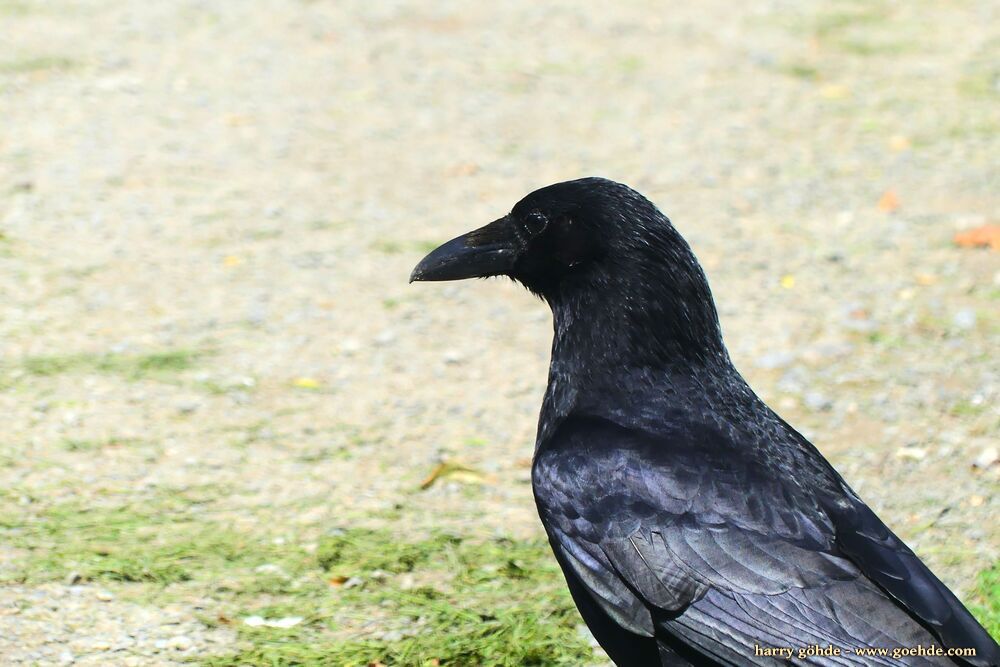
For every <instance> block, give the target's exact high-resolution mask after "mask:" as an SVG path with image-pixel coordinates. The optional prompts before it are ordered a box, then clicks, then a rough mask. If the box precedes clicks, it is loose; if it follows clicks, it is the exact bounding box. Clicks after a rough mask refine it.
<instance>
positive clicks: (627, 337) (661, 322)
mask: <svg viewBox="0 0 1000 667" xmlns="http://www.w3.org/2000/svg"><path fill="white" fill-rule="evenodd" d="M664 273H666V272H664ZM599 282H600V283H603V284H601V285H593V283H591V284H587V285H573V286H570V287H569V288H568V289H565V290H563V291H562V292H561V293H560V294H559V295H558V296H557V298H555V299H552V300H551V301H550V305H551V307H552V315H553V328H554V338H553V344H552V361H553V363H556V362H558V363H559V364H560V365H567V366H569V367H571V368H572V372H574V373H579V374H581V375H583V376H592V375H595V374H600V373H602V372H613V373H616V374H620V373H621V372H622V371H623V370H634V369H641V368H650V369H661V370H667V371H670V370H676V371H682V370H685V369H691V370H699V369H702V370H703V369H706V368H707V367H719V366H729V365H730V362H729V355H728V354H727V352H726V348H725V345H724V344H723V342H722V331H721V329H720V327H719V317H718V314H717V312H716V309H715V304H714V302H713V300H712V294H711V291H710V290H709V287H708V282H707V281H706V280H705V277H704V275H703V274H702V273H701V271H700V268H699V269H698V270H697V272H695V273H693V274H682V275H681V276H680V277H678V276H675V275H670V274H665V275H661V276H656V275H655V274H654V275H645V276H643V275H637V276H635V277H633V278H632V279H628V280H626V279H622V278H617V279H616V280H614V281H608V282H605V281H599Z"/></svg>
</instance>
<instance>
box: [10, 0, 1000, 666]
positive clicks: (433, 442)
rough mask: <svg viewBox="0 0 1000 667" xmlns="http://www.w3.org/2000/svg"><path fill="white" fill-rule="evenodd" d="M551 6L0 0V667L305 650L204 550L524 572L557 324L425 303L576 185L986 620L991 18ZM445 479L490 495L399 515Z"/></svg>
mask: <svg viewBox="0 0 1000 667" xmlns="http://www.w3.org/2000/svg"><path fill="white" fill-rule="evenodd" d="M737 4H739V3H737ZM541 5H542V3H533V2H512V3H503V8H502V9H486V5H483V6H482V7H478V8H471V6H470V5H468V3H457V2H439V3H407V2H387V3H368V2H300V1H290V2H289V1H286V2H278V1H277V0H264V1H260V2H253V3H248V2H238V1H235V0H232V1H223V0H202V1H198V2H195V1H181V2H126V1H119V2H110V1H101V0H81V1H79V2H58V3H51V2H41V1H38V2H36V1H32V0H0V119H2V122H0V411H2V413H3V414H4V415H5V419H4V423H5V429H4V431H3V432H2V434H0V581H4V582H7V583H5V584H4V585H3V586H2V587H0V656H3V660H2V662H3V663H4V664H26V665H27V664H39V665H49V664H60V663H62V664H69V663H73V662H75V663H76V664H88V665H119V664H121V665H130V664H137V665H138V664H141V665H147V664H151V665H152V664H174V663H176V662H178V661H180V660H183V659H186V658H190V657H192V656H205V655H210V654H219V653H226V652H231V651H233V650H235V649H236V648H237V647H238V646H244V645H246V643H247V642H250V643H251V644H252V643H254V642H256V641H258V639H259V638H260V637H261V636H263V635H249V636H248V635H246V633H245V632H244V630H245V628H244V627H243V626H241V625H240V621H239V618H242V616H245V615H246V614H247V613H251V612H252V611H253V610H255V609H258V608H263V606H262V605H265V604H271V605H272V607H273V609H272V611H273V613H274V614H278V615H288V616H294V615H295V613H294V610H293V611H292V612H287V613H286V612H281V610H280V609H278V607H277V606H276V605H278V602H282V601H284V602H282V604H285V603H286V602H287V600H289V599H291V598H289V597H287V596H290V595H293V593H289V592H285V593H276V592H274V591H270V590H269V591H265V592H263V593H260V597H259V599H258V598H254V600H255V602H254V604H256V605H257V606H253V605H249V606H247V605H244V603H243V602H240V601H239V600H240V599H241V598H235V597H233V594H232V593H231V590H233V589H232V587H230V588H227V587H226V586H227V585H228V584H227V582H228V581H229V578H230V577H235V578H236V579H239V577H244V579H239V581H240V582H243V583H241V584H239V585H245V584H246V577H250V576H251V574H252V573H253V572H258V574H259V573H261V572H269V570H260V568H261V567H263V566H261V565H253V566H252V567H251V566H250V565H247V562H245V561H243V560H241V558H243V557H244V555H245V554H244V550H242V549H235V550H234V549H231V548H230V545H231V543H232V540H230V541H229V542H228V543H223V541H221V540H216V539H212V536H210V535H204V534H203V533H199V532H197V530H196V527H197V526H198V525H203V523H204V521H203V520H205V521H207V520H210V521H211V522H212V525H216V526H223V527H224V528H225V530H226V531H229V532H226V533H225V535H227V536H229V535H232V536H241V535H243V536H257V537H259V538H260V539H261V540H264V542H262V543H266V544H269V545H270V544H275V545H278V546H280V545H285V544H295V545H300V546H301V549H302V551H303V553H312V552H313V551H315V549H316V544H317V541H318V540H320V538H321V536H322V535H324V534H326V533H328V532H329V531H330V529H331V528H333V527H341V528H343V527H347V526H355V525H362V526H389V527H391V528H393V529H395V530H398V531H400V532H401V533H406V534H409V533H411V532H413V531H417V532H419V530H421V529H426V528H428V527H434V526H440V525H442V524H443V525H445V526H446V527H447V528H448V529H449V530H453V531H456V532H459V533H462V534H467V535H473V536H475V535H478V536H491V535H494V534H495V533H497V532H504V533H506V534H510V535H512V536H514V537H517V538H531V537H534V536H537V533H538V531H539V528H538V526H537V522H536V518H535V516H534V510H533V507H532V503H531V497H530V489H529V486H528V484H527V477H528V472H527V466H526V458H527V457H528V456H530V452H531V442H532V439H533V433H534V420H535V417H536V414H537V407H538V404H539V399H540V396H541V392H542V389H543V383H544V378H545V366H546V363H547V351H548V350H547V348H548V344H549V336H550V328H549V327H550V324H549V316H548V313H547V310H546V309H545V307H544V306H543V305H542V304H540V303H539V302H537V301H536V300H534V299H532V298H530V297H529V296H528V295H526V294H524V293H522V292H521V290H519V289H518V288H516V287H515V286H513V285H511V284H507V283H505V282H500V281H489V282H479V283H470V284H456V285H454V286H444V287H440V286H439V287H435V288H427V286H421V285H413V286H409V285H407V280H406V279H407V275H408V272H409V270H410V268H411V267H412V265H413V264H414V263H415V261H416V260H417V259H418V258H419V257H420V256H421V254H422V252H423V251H424V250H425V249H426V248H427V247H429V245H431V244H434V243H435V242H437V241H440V240H443V239H445V238H449V237H451V236H453V235H455V234H457V233H459V232H461V231H464V230H466V229H468V228H471V227H472V226H475V225H478V224H481V223H484V222H487V221H489V220H492V219H494V218H495V217H497V216H498V215H500V214H502V213H503V212H504V211H505V210H506V209H507V208H508V207H509V206H510V205H511V204H512V203H513V202H515V201H516V200H517V199H518V198H520V197H521V196H522V195H523V194H525V193H526V192H527V191H529V190H530V189H533V188H535V187H538V186H541V185H544V184H547V183H550V182H553V181H557V180H563V179H567V178H574V177H578V176H582V175H591V174H595V175H604V176H608V177H611V178H614V179H616V180H622V181H625V182H628V183H629V184H631V185H633V186H635V187H636V188H638V189H639V190H641V191H643V192H644V193H645V194H647V195H648V196H649V197H651V198H652V199H654V201H656V202H657V203H658V204H659V205H660V206H661V207H662V208H663V209H664V210H665V211H666V212H667V213H668V215H670V216H671V217H672V219H673V220H674V221H675V223H676V224H677V225H678V226H679V227H680V228H681V230H682V231H683V232H684V233H685V235H686V236H687V237H688V239H689V240H690V241H691V243H692V245H693V246H694V247H695V250H696V252H697V253H698V254H699V256H700V257H701V259H702V261H703V263H704V264H705V266H706V269H707V270H708V273H709V277H710V279H711V281H712V285H713V289H714V291H715V294H716V297H717V299H718V302H719V306H720V310H721V313H722V317H723V326H724V330H725V333H726V336H727V340H728V343H729V345H730V348H731V351H732V352H733V355H734V357H735V359H736V361H737V365H738V366H739V367H740V368H741V369H742V370H743V371H744V372H745V374H746V375H747V376H748V378H749V380H750V381H751V384H753V385H754V386H755V387H756V388H757V389H758V390H759V391H760V393H761V394H762V395H763V396H764V397H765V398H766V399H767V400H768V401H769V402H771V404H772V405H774V406H775V407H776V408H778V409H779V411H780V412H781V413H782V414H783V416H785V417H786V418H787V419H788V420H789V421H791V422H792V423H793V424H795V425H796V426H798V427H800V428H801V429H802V430H804V432H806V433H807V435H809V436H810V437H812V438H813V440H814V441H815V442H816V444H817V445H818V446H819V447H820V448H821V449H822V450H823V451H824V452H825V453H826V454H827V455H828V456H829V457H830V458H831V459H832V460H833V461H834V463H835V464H836V465H837V466H838V467H839V468H840V470H841V471H842V472H843V473H844V475H845V476H846V477H847V479H848V480H849V481H851V483H852V484H853V485H854V486H855V488H856V489H857V490H858V491H859V493H861V494H862V495H863V496H864V497H865V498H866V499H867V500H868V502H869V503H871V504H872V505H873V506H875V507H876V508H878V510H879V512H880V514H881V515H882V516H883V517H884V518H885V519H886V520H887V522H888V523H889V524H890V525H892V526H894V527H895V528H896V529H897V530H898V532H899V533H900V534H901V535H903V536H904V537H905V538H906V539H907V540H908V541H909V542H910V544H911V545H912V546H913V547H914V548H915V550H916V551H917V552H918V553H920V554H921V555H922V556H923V557H925V558H926V559H927V560H928V561H929V562H930V564H931V565H932V566H933V567H934V569H935V570H937V571H938V572H939V573H940V574H941V575H942V576H943V578H944V579H945V580H946V581H948V582H949V583H950V584H952V585H953V586H954V587H955V588H956V590H957V591H958V592H960V593H961V594H963V595H968V594H970V593H971V592H972V590H973V588H974V586H975V576H976V573H978V572H979V571H981V570H983V569H984V568H986V567H988V566H990V565H991V564H992V563H993V562H995V561H996V559H997V557H998V554H997V551H998V546H1000V524H998V522H996V521H995V520H994V519H995V516H996V514H997V509H998V503H1000V496H998V494H997V482H998V466H996V465H994V466H992V467H991V468H989V469H986V470H984V469H982V468H974V467H973V462H974V461H975V460H976V459H977V458H978V459H982V460H983V461H986V459H988V458H989V449H990V448H991V447H994V448H995V447H996V446H997V434H998V423H1000V413H998V410H997V405H998V401H997V398H998V393H1000V384H998V377H1000V374H998V371H1000V366H998V361H997V357H996V352H995V351H996V349H997V348H998V343H1000V335H998V331H1000V329H998V327H1000V317H998V309H997V304H998V294H1000V292H998V289H1000V262H998V259H997V258H998V257H1000V254H997V253H990V252H989V251H985V250H984V251H975V250H967V249H959V248H956V247H954V246H953V245H952V243H951V238H952V236H953V235H954V234H955V232H956V231H959V230H961V229H964V228H968V227H973V226H976V225H978V224H982V223H984V222H988V221H990V220H993V221H995V220H997V216H998V203H1000V202H998V199H997V196H996V195H997V192H998V190H1000V188H998V185H1000V181H998V173H997V168H996V156H997V155H998V154H1000V131H998V130H1000V125H998V121H997V116H996V109H997V102H998V94H1000V93H998V86H1000V78H998V76H1000V75H998V71H997V69H996V66H997V62H998V59H1000V53H998V50H997V48H998V44H1000V34H998V32H997V28H996V26H998V25H1000V20H998V19H1000V16H998V15H997V14H998V8H997V5H996V3H993V2H975V1H961V2H947V3H946V2H934V1H929V0H918V1H916V2H909V3H888V2H886V3H883V2H857V3H855V2H815V1H810V2H796V3H792V2H784V1H777V0H775V1H773V2H765V3H763V4H762V3H750V5H752V8H737V7H736V6H735V5H734V3H729V2H721V1H715V0H711V1H710V2H700V3H692V2H689V3H677V4H676V6H671V8H670V9H669V10H666V9H663V8H662V7H661V5H660V4H658V3H652V2H638V1H636V2H627V3H612V4H611V5H608V4H607V3H605V4H603V5H601V8H600V9H598V8H597V5H594V6H593V9H586V8H584V7H583V6H582V5H581V3H575V2H556V3H544V7H543V6H541ZM994 451H995V450H994ZM984 452H985V454H984ZM442 458H447V459H456V460H460V461H462V462H463V463H465V464H466V465H468V466H469V467H471V468H473V469H475V470H476V471H477V473H476V476H477V478H478V480H479V481H480V482H482V483H479V484H465V483H463V481H462V480H463V479H465V481H475V480H470V479H468V478H461V477H459V478H457V479H452V480H450V481H446V482H445V483H440V484H435V485H434V486H432V487H431V488H430V489H429V490H427V491H425V492H417V491H415V489H416V487H417V486H418V485H419V483H420V481H421V480H422V479H423V478H424V477H425V476H426V475H427V474H428V473H429V472H430V471H431V470H432V469H433V467H434V466H435V464H436V463H437V462H438V461H439V460H440V459H442ZM73 508H76V510H81V509H88V510H93V511H94V512H97V514H88V516H95V517H97V518H95V519H94V520H93V521H89V522H88V521H81V520H79V517H78V514H79V511H77V512H76V513H74V512H72V511H68V510H72V509H73ZM123 508H124V509H123ZM101 512H103V513H101ZM401 512H402V513H403V514H402V515H400V514H399V513H401ZM394 513H395V514H394ZM166 516H170V517H178V516H179V517H185V521H187V523H184V522H183V521H182V522H181V523H183V525H184V526H187V528H184V530H188V528H190V530H191V531H194V532H191V533H190V534H189V533H184V535H185V537H184V540H186V541H185V542H184V545H186V546H185V547H184V549H181V548H180V547H177V546H176V544H178V543H177V542H176V540H175V541H170V539H172V538H170V537H169V536H170V535H173V534H174V533H172V532H171V531H173V530H175V529H177V528H176V526H177V525H180V524H178V523H177V522H178V521H180V520H179V519H178V520H176V521H175V520H174V519H171V520H170V521H164V520H163V517H166ZM400 516H402V518H400ZM394 517H395V518H394ZM116 522H117V523H116ZM119 525H120V526H123V528H122V529H121V530H117V529H115V528H114V527H115V526H119ZM178 530H179V529H178ZM178 539H179V538H178ZM233 539H236V537H233ZM95 541H96V542H97V543H98V544H97V545H96V546H95ZM105 544H106V546H102V545H105ZM168 547H169V549H172V551H169V553H168V554H167V555H163V554H164V553H166V552H164V551H163V550H164V549H167V548H168ZM253 548H257V547H252V546H250V547H247V549H253ZM102 549H104V550H105V552H106V553H101V550H102ZM227 549H228V550H227ZM158 550H159V551H158ZM95 553H96V556H95ZM148 554H159V556H157V557H155V558H153V557H152V556H150V557H149V559H147V558H146V556H147V555H148ZM95 558H98V559H103V560H101V562H102V563H104V562H105V561H106V560H108V559H117V560H115V562H114V564H113V565H107V564H105V565H102V566H101V567H100V568H97V569H94V568H95V566H94V565H93V563H94V562H95V561H94V559H95ZM147 561H148V562H147ZM165 562H169V563H173V564H175V565H176V567H180V568H187V569H186V570H185V573H186V574H185V576H186V577H187V578H185V576H181V574H178V571H177V570H175V569H167V570H164V569H163V563H165ZM264 564H265V565H267V564H269V563H264ZM171 567H173V565H172V566H171ZM102 568H103V569H102ZM241 568H242V569H241ZM255 568H256V569H255ZM109 572H110V573H111V574H110V575H109V574H108V573H109ZM191 573H193V574H191ZM206 573H210V576H208V575H206ZM248 573H250V574H248ZM112 575H113V576H112ZM234 585H235V584H234ZM241 590H243V589H241ZM282 596H285V597H282ZM269 609H270V607H269ZM254 613H256V612H254ZM234 619H235V620H234ZM343 627H353V626H349V624H346V621H345V625H344V626H343ZM324 631H325V630H324ZM335 631H336V630H335V629H334V630H333V632H335ZM364 631H365V632H369V633H375V632H376V631H377V628H376V629H372V628H370V627H369V628H367V629H365V630H364ZM262 632H263V631H262ZM255 637H256V639H255Z"/></svg>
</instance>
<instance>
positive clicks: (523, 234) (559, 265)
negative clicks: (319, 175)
mask: <svg viewBox="0 0 1000 667" xmlns="http://www.w3.org/2000/svg"><path fill="white" fill-rule="evenodd" d="M486 276H509V277H511V278H513V279H515V280H517V281H519V282H521V283H523V284H524V285H525V286H526V287H527V288H528V289H530V290H531V291H532V292H534V293H536V294H538V295H539V296H541V297H542V298H544V299H545V300H546V301H548V302H549V303H550V305H551V306H552V308H553V311H554V312H555V313H556V328H557V332H558V330H559V328H560V320H562V321H563V322H564V323H569V322H570V321H574V320H575V321H579V320H580V319H581V316H582V317H583V318H584V319H591V318H592V317H594V316H598V315H600V314H601V313H605V314H606V315H607V317H605V318H603V319H605V320H607V319H615V320H616V321H618V322H620V323H621V324H622V325H627V326H628V331H629V333H631V334H633V335H634V337H643V336H644V337H645V339H646V340H648V341H649V342H648V343H644V345H646V346H647V347H650V348H656V347H660V348H663V351H664V353H665V354H669V355H670V356H674V355H675V354H676V352H677V345H682V346H684V347H685V348H691V349H694V348H699V349H708V348H711V349H712V350H713V351H716V350H718V349H721V338H720V334H719V332H718V319H717V316H716V312H715V306H714V304H713V302H712V297H711V293H710V291H709V289H708V283H707V281H706V280H705V276H704V273H703V272H702V270H701V267H700V266H699V265H698V262H697V260H696V259H695V257H694V254H693V253H692V252H691V248H690V247H689V246H688V244H687V243H686V242H685V241H684V239H683V238H682V237H681V235H680V234H679V233H678V232H677V230H676V229H675V228H674V227H673V225H672V224H671V223H670V221H669V220H668V219H667V217H666V216H665V215H663V214H662V213H661V212H660V211H659V210H658V209H657V208H656V207H655V206H654V205H653V204H652V203H651V202H650V201H649V200H648V199H646V198H645V197H643V196H642V195H640V194H639V193H638V192H636V191H635V190H632V189H631V188H629V187H627V186H625V185H622V184H621V183H615V182H614V181H609V180H607V179H603V178H582V179H579V180H575V181H566V182H564V183H556V184H555V185H550V186H548V187H544V188H542V189H540V190H536V191H534V192H532V193H531V194H529V195H528V196H527V197H525V198H524V199H522V200H521V201H519V202H518V203H517V204H516V205H515V206H514V208H513V210H511V212H510V213H508V214H507V215H505V216H504V217H502V218H500V219H499V220H495V221H493V222H491V223H490V224H488V225H486V226H485V227H481V228H479V229H476V230H474V231H471V232H469V233H467V234H463V235H462V236H459V237H458V238H455V239H452V240H451V241H448V242H447V243H445V244H444V245H442V246H441V247H439V248H437V249H436V250H434V251H433V252H431V253H430V254H429V255H427V256H426V257H425V258H424V259H423V260H421V261H420V263H419V264H417V266H416V268H414V269H413V273H412V275H411V276H410V280H411V281H415V280H460V279H462V278H476V277H486ZM567 326H568V324H567ZM603 326H604V327H605V330H607V326H609V324H608V323H605V324H604V325H603ZM636 343H637V344H639V341H638V340H637V341H636ZM658 343H659V344H658ZM668 348H669V349H668Z"/></svg>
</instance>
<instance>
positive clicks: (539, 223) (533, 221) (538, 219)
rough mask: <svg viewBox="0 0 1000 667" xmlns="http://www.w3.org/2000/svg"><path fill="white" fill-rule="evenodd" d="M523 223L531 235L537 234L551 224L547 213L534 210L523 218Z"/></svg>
mask: <svg viewBox="0 0 1000 667" xmlns="http://www.w3.org/2000/svg"><path fill="white" fill-rule="evenodd" d="M522 225H523V227H524V231H525V232H527V233H528V235H529V236H534V235H535V234H540V233H541V232H543V231H545V228H546V227H548V225H549V219H548V218H547V217H546V216H545V214H543V213H541V212H539V211H534V212H532V213H529V214H528V215H526V216H525V217H524V219H523V220H522Z"/></svg>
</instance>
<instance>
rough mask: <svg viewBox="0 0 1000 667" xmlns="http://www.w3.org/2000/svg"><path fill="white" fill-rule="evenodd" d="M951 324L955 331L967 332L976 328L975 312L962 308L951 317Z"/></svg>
mask: <svg viewBox="0 0 1000 667" xmlns="http://www.w3.org/2000/svg"><path fill="white" fill-rule="evenodd" d="M951 323H952V324H954V325H955V328H956V329H961V330H962V331H969V330H970V329H973V328H975V326H976V311H974V310H972V309H971V308H963V309H962V310H960V311H958V312H957V313H955V315H954V316H952V318H951Z"/></svg>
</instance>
